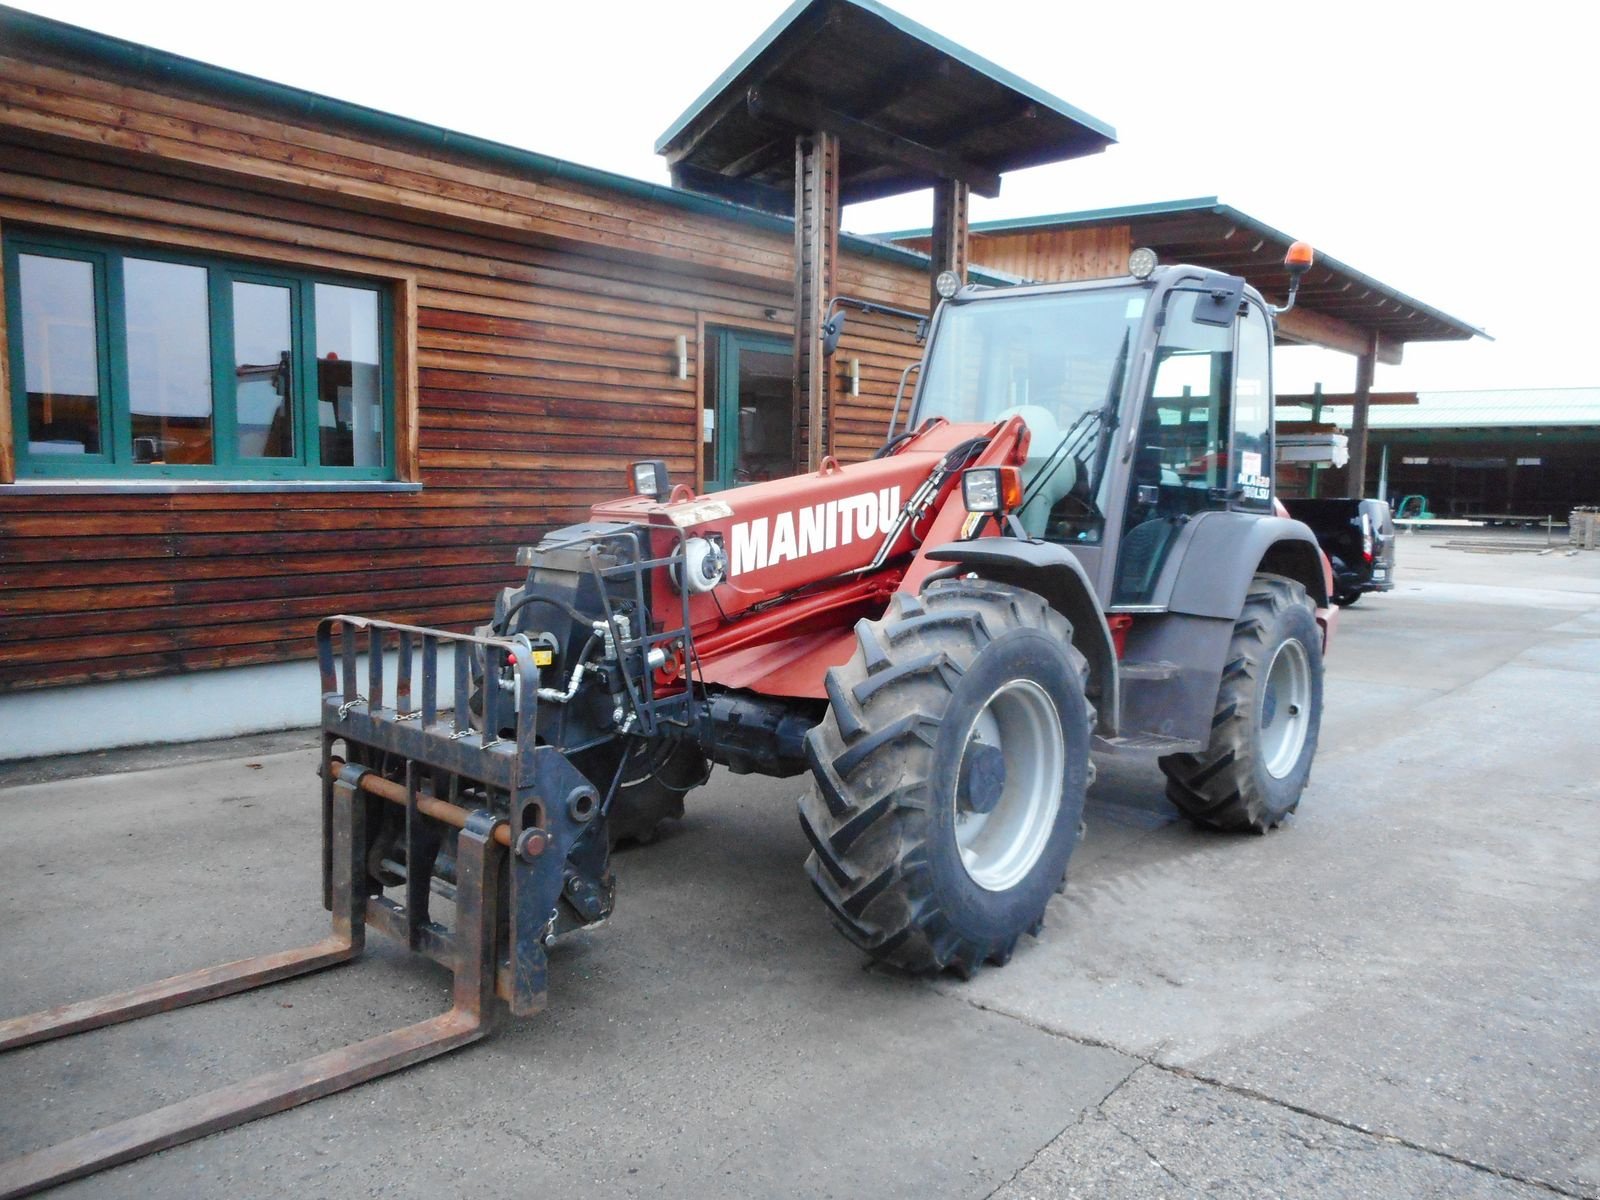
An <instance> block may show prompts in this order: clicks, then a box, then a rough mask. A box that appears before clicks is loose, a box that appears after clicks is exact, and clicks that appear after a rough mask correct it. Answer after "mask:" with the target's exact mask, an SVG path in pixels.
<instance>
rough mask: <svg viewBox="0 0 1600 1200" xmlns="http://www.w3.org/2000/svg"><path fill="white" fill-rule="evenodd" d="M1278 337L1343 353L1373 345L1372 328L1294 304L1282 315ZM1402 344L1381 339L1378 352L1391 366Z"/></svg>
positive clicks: (1378, 355)
mask: <svg viewBox="0 0 1600 1200" xmlns="http://www.w3.org/2000/svg"><path fill="white" fill-rule="evenodd" d="M1277 324H1278V340H1279V341H1287V342H1298V343H1301V344H1302V345H1309V346H1324V347H1326V348H1327V349H1329V350H1338V351H1339V352H1340V353H1342V354H1354V355H1358V356H1359V355H1362V354H1366V353H1368V352H1369V351H1370V350H1371V349H1372V339H1373V338H1374V337H1376V336H1377V335H1376V334H1375V333H1373V332H1372V331H1371V330H1368V329H1362V328H1361V327H1360V326H1358V325H1352V324H1351V323H1350V322H1349V321H1341V320H1340V319H1339V318H1338V317H1330V316H1328V315H1327V314H1326V313H1319V312H1317V311H1316V310H1315V309H1311V308H1291V309H1290V310H1289V311H1288V312H1286V313H1282V314H1280V315H1279V317H1278V322H1277ZM1400 349H1401V348H1400V345H1399V344H1398V343H1394V342H1388V341H1384V340H1382V339H1380V340H1379V342H1378V346H1377V350H1376V354H1377V359H1378V361H1379V362H1381V363H1388V364H1390V365H1391V366H1392V365H1394V364H1395V363H1398V362H1399V361H1400Z"/></svg>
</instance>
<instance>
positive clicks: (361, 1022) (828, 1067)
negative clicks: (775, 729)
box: [0, 533, 1600, 1200]
mask: <svg viewBox="0 0 1600 1200" xmlns="http://www.w3.org/2000/svg"><path fill="white" fill-rule="evenodd" d="M1454 536H1455V535H1452V537H1454ZM1494 540H1495V541H1510V542H1512V543H1513V544H1515V543H1516V541H1517V539H1516V537H1515V535H1510V536H1509V537H1508V535H1506V534H1504V533H1500V534H1497V535H1496V538H1495V539H1494ZM1533 540H1535V541H1536V542H1537V543H1538V544H1541V545H1542V542H1543V535H1542V534H1541V535H1538V536H1537V538H1536V539H1533ZM1439 541H1442V539H1440V538H1437V537H1430V536H1429V535H1411V536H1407V537H1403V538H1402V542H1401V546H1400V559H1399V563H1400V567H1399V570H1400V580H1401V583H1400V587H1399V589H1398V590H1397V591H1395V592H1392V593H1389V594H1387V595H1383V596H1377V597H1368V598H1366V599H1364V600H1363V601H1362V602H1361V603H1360V604H1359V605H1358V606H1357V607H1355V608H1353V609H1351V610H1348V611H1346V612H1345V613H1344V614H1343V620H1342V624H1341V629H1340V633H1339V637H1338V640H1337V642H1336V644H1335V648H1334V652H1333V654H1332V656H1331V657H1330V659H1329V664H1328V679H1329V682H1328V692H1327V714H1326V719H1325V721H1324V724H1323V732H1322V747H1321V751H1320V753H1319V756H1318V759H1317V766H1316V769H1315V771H1314V773H1313V776H1312V782H1311V786H1310V788H1309V790H1308V792H1307V794H1306V797H1305V800H1304V803H1303V805H1302V808H1301V811H1300V812H1299V813H1298V814H1297V815H1296V816H1295V817H1294V818H1293V820H1291V821H1290V822H1289V823H1288V824H1287V825H1286V826H1285V827H1284V828H1282V829H1280V830H1279V831H1277V832H1275V833H1273V834H1271V835H1270V836H1267V837H1263V838H1250V837H1227V836H1216V835H1209V834H1205V833H1201V832H1198V831H1196V830H1193V829H1191V828H1190V827H1189V826H1188V825H1186V824H1185V823H1183V822H1181V821H1179V820H1177V819H1176V818H1175V815H1174V813H1173V811H1172V810H1171V809H1170V808H1169V807H1168V806H1167V805H1166V803H1165V801H1164V800H1163V799H1162V797H1161V779H1160V775H1159V773H1158V772H1157V771H1156V769H1155V767H1154V765H1153V764H1152V763H1147V762H1143V761H1140V760H1138V759H1132V758H1129V759H1112V758H1108V759H1104V760H1102V762H1101V771H1100V780H1099V783H1098V784H1097V785H1096V787H1095V789H1094V792H1093V794H1092V797H1091V808H1090V813H1089V833H1088V839H1087V841H1086V842H1085V843H1084V845H1083V846H1082V848H1081V849H1080V850H1079V852H1078V854H1077V856H1076V858H1075V859H1074V863H1073V872H1072V877H1071V882H1070V885H1069V887H1068V889H1067V892H1066V894H1065V895H1064V896H1062V897H1060V898H1058V899H1057V900H1056V901H1055V902H1054V903H1053V904H1052V906H1051V910H1050V916H1049V921H1048V923H1047V925H1046V928H1045V931H1044V934H1043V936H1042V937H1041V938H1040V939H1039V941H1037V942H1036V943H1032V944H1028V945H1025V946H1024V947H1022V948H1021V949H1020V950H1019V952H1018V954H1017V957H1016V958H1015V959H1014V960H1013V961H1012V963H1011V964H1010V965H1009V966H1008V967H1006V968H1005V969H1004V970H993V969H991V970H988V971H986V972H984V973H983V974H981V975H980V976H979V977H978V978H977V979H976V980H974V981H972V982H971V983H961V982H958V981H955V980H948V981H938V982H934V983H928V982H918V981H912V980H906V979H901V978H896V977H891V976H889V975H886V974H884V973H882V972H878V971H875V970H870V969H865V968H864V967H863V965H862V960H861V958H860V956H859V955H858V954H857V952H856V951H854V950H853V949H852V948H851V947H850V946H849V945H847V944H846V943H845V942H844V941H843V940H842V939H841V938H839V937H838V936H837V935H836V934H834V933H833V932H832V930H831V929H830V927H829V925H828V922H827V919H826V917H825V916H824V914H823V911H822V908H821V905H820V904H819V903H818V902H817V901H816V900H815V898H814V897H813V896H812V895H811V893H810V889H809V886H808V885H807V884H806V882H805V880H804V878H803V876H802V874H801V871H800V863H801V861H802V860H803V858H804V856H805V847H804V840H803V838H802V836H801V834H800V831H799V828H798V826H797V823H796V821H795V819H794V816H793V800H794V793H795V784H794V783H793V782H784V781H768V780H758V779H750V778H742V779H741V778H735V777H731V776H728V775H725V774H720V775H718V776H717V778H716V779H715V780H714V782H713V783H712V785H711V786H709V787H708V788H706V789H704V790H703V791H702V792H701V793H698V794H696V796H695V797H693V798H692V806H691V815H690V817H689V819H688V820H687V821H685V822H684V823H683V824H682V825H681V826H680V827H678V828H677V829H676V831H675V832H674V833H672V834H671V835H670V836H668V837H666V838H665V839H663V841H662V842H660V843H659V844H657V845H656V846H653V847H648V848H644V849H639V850H633V851H629V852H627V853H624V854H622V855H620V856H619V858H618V860H617V873H618V875H619V877H620V892H619V904H618V909H617V913H616V915H615V917H614V918H613V919H612V920H611V922H609V923H608V924H607V925H606V926H604V927H603V928H601V929H599V930H596V931H593V932H590V933H588V934H584V935H580V936H578V937H577V938H575V939H573V940H571V941H569V942H567V943H565V944H563V945H562V946H561V947H560V948H559V950H558V951H557V952H556V954H555V956H554V965H553V969H552V972H551V999H552V1007H551V1009H550V1010H549V1011H548V1012H546V1013H545V1014H543V1015H541V1016H539V1017H537V1018H534V1019H531V1020H529V1021H526V1022H523V1023H519V1024H516V1025H511V1026H508V1027H506V1028H504V1029H503V1030H502V1031H501V1032H500V1033H498V1034H497V1035H496V1036H495V1037H494V1038H493V1039H492V1040H490V1041H488V1042H485V1043H481V1044H479V1045H477V1046H474V1047H472V1048H469V1049H467V1050H464V1051H461V1052H459V1053H457V1054H454V1055H451V1056H448V1057H446V1058H443V1059H439V1060H436V1061H434V1062H431V1063H428V1064H425V1065H423V1066H420V1067H417V1068H414V1069H412V1070H410V1071H407V1072H405V1073H402V1074H400V1075H397V1076H394V1077H391V1078H389V1079H386V1080H382V1081H379V1082H376V1083H371V1084H368V1085H366V1086H364V1087H362V1088H359V1089H357V1090H355V1091H352V1092H347V1093H344V1094H342V1095H339V1096H336V1097H333V1098H330V1099H326V1100H322V1101H319V1102H317V1103H315V1104H312V1105H310V1106H307V1107H305V1108H301V1109H298V1110H295V1111H293V1112H290V1113H286V1114H283V1115H280V1116H276V1117H272V1118H269V1119H267V1120H264V1121H260V1122H257V1123H256V1124H253V1125H250V1126H247V1127H245V1128H243V1129H238V1130H234V1131H231V1132H227V1133H223V1134H219V1135H216V1136H213V1137H210V1138H206V1139H204V1140H202V1141H199V1142H196V1143H193V1144H190V1145H188V1146H184V1147H180V1148H177V1149H174V1150H171V1151H168V1152H166V1153H163V1154H160V1155H157V1156H154V1157H152V1158H149V1159H146V1160H144V1161H143V1162H140V1163H136V1164H132V1165H130V1166H126V1167H122V1168H118V1169H115V1170H113V1171H110V1172H107V1173H105V1174H103V1175H101V1176H99V1177H96V1178H93V1179H89V1180H85V1181H82V1182H79V1183H76V1184H72V1185H69V1186H67V1187H65V1188H63V1189H61V1191H60V1193H59V1194H60V1195H62V1196H74V1197H85V1196H95V1197H127V1196H210V1195H220V1194H227V1195H230V1196H282V1195H293V1196H295V1197H296V1198H297V1200H309V1198H311V1197H324V1196H326V1197H341V1198H342V1197H349V1196H361V1195H370V1196H384V1197H410V1196H424V1195H429V1196H431V1195H434V1194H437V1193H438V1192H439V1191H441V1190H442V1189H449V1190H451V1191H455V1192H458V1193H459V1192H461V1191H462V1190H463V1189H465V1188H471V1189H472V1190H473V1191H474V1192H475V1193H476V1194H479V1195H485V1196H502V1195H504V1196H509V1195H513V1194H515V1195H565V1196H647V1195H665V1196H694V1197H715V1196H767V1195H781V1196H788V1195H797V1196H799V1195H803V1196H837V1197H852V1196H918V1197H926V1196H935V1195H936V1196H962V1197H984V1196H995V1197H1004V1198H1005V1200H1023V1198H1025V1197H1059V1198H1065V1197H1096V1198H1101V1197H1111V1198H1119V1197H1146V1196H1165V1195H1170V1196H1199V1195H1202V1194H1204V1195H1207V1196H1297V1197H1298V1196H1318V1197H1322V1196H1373V1197H1385V1198H1388V1197H1400V1196H1472V1197H1479V1196H1481V1197H1490V1196H1493V1197H1502V1196H1509V1197H1530V1198H1531V1197H1548V1196H1550V1195H1552V1194H1554V1195H1559V1196H1586V1197H1594V1196H1600V956H1597V951H1600V803H1597V801H1600V782H1597V780H1600V769H1597V766H1600V723H1597V719H1596V718H1597V713H1600V553H1588V554H1582V555H1578V556H1576V557H1571V558H1568V557H1566V556H1565V555H1564V554H1563V553H1562V552H1561V550H1559V549H1558V550H1557V551H1556V552H1555V553H1553V554H1550V555H1545V556H1536V555H1532V554H1498V553H1472V552H1468V551H1462V550H1457V549H1446V548H1441V547H1437V546H1435V545H1434V543H1435V542H1439ZM1486 545H1487V543H1485V546H1486ZM307 745H308V740H307V738H306V737H305V735H303V734H301V735H290V736H288V737H287V738H277V739H265V740H261V741H256V742H252V743H250V744H248V745H246V746H244V747H242V748H239V747H235V748H231V749H230V748H229V747H227V746H226V745H223V746H216V745H213V746H210V747H199V748H190V749H188V750H186V751H181V752H180V751H166V752H159V753H157V752H148V751H147V752H141V753H140V754H139V755H135V756H132V757H127V758H119V757H118V756H109V757H103V758H101V759H99V760H97V761H96V762H94V763H92V764H87V765H85V764H82V763H78V764H73V763H49V764H34V765H33V766H32V767H21V768H12V769H9V770H8V771H7V772H6V773H5V774H4V775H3V776H0V830H3V831H4V832H3V844H4V855H3V859H0V862H3V864H4V865H3V866H0V962H3V964H4V966H3V970H0V1012H23V1011H28V1010H32V1009H35V1008H39V1007H43V1006H46V1005H51V1004H56V1003H59V1002H62V1001H67V1000H71V999H74V998H81V997H84V996H88V995H93V994H97V993H99V992H102V991H106V990H110V989H114V988H119V987H124V986H128V985H131V984H134V983H137V982H141V981H144V980H147V979H151V978H155V977H158V976H161V975H166V974H170V973H173V972H176V971H180V970H185V969H188V968H191V967H196V966H200V965H203V964H207V963H211V962H215V961H221V960H224V959H228V958H232V957H237V956H239V955H241V954H246V953H253V952H256V951H258V950H262V949H268V948H275V947H279V946H288V945H293V944H298V943H301V942H305V941H309V940H313V939H314V938H316V937H318V936H320V934H321V933H322V931H323V929H324V928H325V917H324V914H323V913H322V911H321V909H320V907H319V905H318V903H317V895H316V894H317V883H316V873H317V852H316V839H317V833H316V823H317V819H316V814H315V809H316V804H315V796H316V786H315V781H314V778H313V774H312V771H313V764H314V755H313V752H312V751H310V750H309V749H307ZM163 761H165V762H169V763H172V762H174V761H175V762H176V765H166V766H158V765H155V764H157V763H159V762H163ZM91 769H92V770H94V771H98V772H102V773H98V774H87V773H84V772H85V771H86V770H91ZM118 770H123V771H126V772H127V773H121V774H106V773H103V772H106V771H118ZM30 774H32V775H33V776H34V777H36V778H39V779H45V780H48V781H47V782H27V780H28V779H29V776H30ZM376 940H377V941H378V945H377V947H376V949H375V950H374V951H373V952H372V953H370V954H369V955H368V956H367V958H366V959H365V960H363V961H362V962H360V963H358V964H356V965H354V966H349V967H344V968H341V969H339V970H335V971H332V972H329V973H326V974H324V975H320V976H315V977H312V978H307V979H302V980H298V981H294V982H291V983H287V984H283V985H280V986H279V987H277V988H274V989H269V990H267V991H264V992H261V993H258V994H253V995H245V996H240V997H235V998H232V999H228V1000H224V1001H220V1002H217V1003H215V1004H212V1005H208V1006H204V1007H202V1008H198V1009H192V1010H189V1011H187V1012H180V1013H174V1014H168V1015H164V1016H159V1017H154V1018H150V1019H147V1020H145V1021H140V1022H135V1023H133V1024H130V1025H127V1026H123V1027H121V1028H118V1029H113V1030H106V1031H101V1032H97V1033H94V1034H89V1035H85V1036H83V1037H79V1038H75V1039H67V1040H65V1041H62V1042H59V1043H56V1044H54V1045H48V1046H40V1047H32V1048H28V1049H25V1050H21V1051H16V1052H13V1053H11V1054H9V1055H6V1056H4V1058H0V1097H3V1098H4V1099H0V1155H10V1154H14V1153H20V1152H22V1151H25V1150H28V1149H32V1148H34V1147H37V1146H41V1145H44V1144H47V1143H50V1142H54V1141H57V1140H60V1139H62V1138H64V1137H67V1136H70V1135H72V1134H75V1133H79V1132H82V1131H85V1130H88V1129H90V1128H91V1127H93V1126H96V1125H99V1124H102V1123H105V1122H107V1121H110V1120H114V1119H117V1118H120V1117H122V1116H126V1115H129V1114H132V1113H135V1112H138V1111H141V1110H143V1109H145V1108H148V1107H153V1106H155V1105H157V1104H162V1103H167V1102H170V1101H172V1100H174V1099H177V1098H180V1097H182V1096H185V1095H189V1094H192V1093H195V1092H197V1091H201V1090H204V1089H206V1088H208V1087H213V1086H216V1085H218V1084H219V1083H222V1082H226V1081H230V1080H234V1079H241V1078H244V1077H246V1076H247V1075H249V1074H252V1073H254V1072H257V1071H260V1070H264V1069H266V1068H268V1067H271V1066H273V1065H276V1064H279V1063H281V1062H284V1061H286V1060H289V1059H293V1058H298V1057H302V1056H305V1055H308V1054H311V1053H314V1052H316V1051H319V1050H323V1049H327V1048H329V1047H333V1046H336V1045H341V1044H344V1043H345V1042H348V1041H352V1040H355V1039H357V1038H360V1037H362V1036H365V1035H367V1034H369V1033H372V1032H376V1031H379V1030H382V1029H388V1028H392V1027H394V1026H396V1025H399V1024H402V1023H405V1022H409V1021H412V1020H416V1019H419V1018H421V1017H423V1016H426V1015H429V1014H430V1013H432V1012H434V1011H437V1010H439V1009H440V1008H442V1007H443V1005H444V1002H445V995H446V977H445V975H444V973H443V972H441V971H439V970H438V969H436V968H433V967H432V966H431V965H428V964H426V963H423V962H420V961H407V959H406V956H405V955H403V954H401V953H399V952H397V951H395V950H392V949H390V948H388V947H387V946H386V945H384V944H383V943H382V941H381V939H376Z"/></svg>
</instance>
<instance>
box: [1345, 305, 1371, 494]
mask: <svg viewBox="0 0 1600 1200" xmlns="http://www.w3.org/2000/svg"><path fill="white" fill-rule="evenodd" d="M1377 362H1378V335H1377V332H1376V331H1374V332H1373V333H1372V334H1371V335H1370V337H1369V339H1368V341H1367V352H1366V353H1365V354H1363V355H1361V357H1359V358H1358V359H1356V393H1355V399H1356V402H1355V405H1354V407H1353V411H1352V413H1351V416H1350V465H1349V467H1347V468H1346V474H1345V478H1346V479H1347V480H1348V481H1349V482H1348V486H1347V487H1346V488H1345V491H1346V492H1348V493H1349V496H1350V498H1351V499H1352V500H1359V499H1361V496H1362V493H1363V492H1365V491H1366V487H1367V410H1368V408H1369V405H1370V401H1371V398H1372V372H1373V368H1374V367H1375V366H1376V365H1377Z"/></svg>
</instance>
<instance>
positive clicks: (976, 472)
mask: <svg viewBox="0 0 1600 1200" xmlns="http://www.w3.org/2000/svg"><path fill="white" fill-rule="evenodd" d="M961 501H962V503H963V504H965V505H966V506H967V511H968V512H974V513H1004V512H1015V511H1016V510H1017V509H1018V508H1020V507H1021V506H1022V472H1021V471H1019V470H1018V469H1017V468H1016V467H971V468H969V469H967V470H965V471H963V472H961Z"/></svg>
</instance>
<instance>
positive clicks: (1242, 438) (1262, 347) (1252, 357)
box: [1233, 304, 1272, 508]
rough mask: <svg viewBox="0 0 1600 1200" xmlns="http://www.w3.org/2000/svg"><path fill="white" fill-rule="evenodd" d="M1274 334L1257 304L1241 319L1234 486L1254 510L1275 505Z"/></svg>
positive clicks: (1234, 393)
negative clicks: (1272, 435)
mask: <svg viewBox="0 0 1600 1200" xmlns="http://www.w3.org/2000/svg"><path fill="white" fill-rule="evenodd" d="M1271 369H1272V334H1271V333H1270V332H1269V331H1268V329H1267V317H1266V314H1265V313H1263V312H1262V311H1261V310H1260V309H1259V308H1257V307H1256V306H1255V305H1254V304H1251V305H1249V306H1248V307H1247V309H1246V311H1245V315H1244V316H1243V317H1241V318H1240V319H1239V365H1238V377H1237V380H1236V382H1235V383H1234V387H1233V404H1234V407H1233V452H1234V458H1235V460H1236V461H1235V474H1234V484H1235V486H1236V487H1237V488H1238V489H1239V494H1240V497H1241V499H1242V502H1243V503H1244V504H1246V505H1248V506H1250V507H1252V508H1265V507H1268V506H1269V505H1270V504H1271V503H1272V447H1271V446H1270V445H1269V444H1268V443H1269V434H1270V433H1271V430H1272V376H1271Z"/></svg>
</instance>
